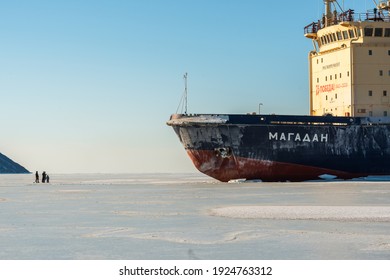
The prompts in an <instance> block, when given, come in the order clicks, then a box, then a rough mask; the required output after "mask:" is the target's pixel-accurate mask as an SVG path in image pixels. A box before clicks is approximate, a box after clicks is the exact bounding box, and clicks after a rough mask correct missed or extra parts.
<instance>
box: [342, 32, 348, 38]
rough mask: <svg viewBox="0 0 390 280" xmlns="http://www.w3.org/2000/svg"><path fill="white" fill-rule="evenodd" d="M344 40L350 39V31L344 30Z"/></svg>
mask: <svg viewBox="0 0 390 280" xmlns="http://www.w3.org/2000/svg"><path fill="white" fill-rule="evenodd" d="M343 36H344V40H346V39H348V31H343Z"/></svg>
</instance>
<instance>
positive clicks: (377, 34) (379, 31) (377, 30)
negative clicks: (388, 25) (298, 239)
mask: <svg viewBox="0 0 390 280" xmlns="http://www.w3.org/2000/svg"><path fill="white" fill-rule="evenodd" d="M374 35H375V37H382V36H383V28H375V34H374Z"/></svg>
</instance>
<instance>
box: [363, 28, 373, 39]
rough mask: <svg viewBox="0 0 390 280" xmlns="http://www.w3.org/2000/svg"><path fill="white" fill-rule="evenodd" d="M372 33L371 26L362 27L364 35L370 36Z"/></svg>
mask: <svg viewBox="0 0 390 280" xmlns="http://www.w3.org/2000/svg"><path fill="white" fill-rule="evenodd" d="M373 33H374V28H371V27H366V28H364V36H366V37H371V36H372V34H373Z"/></svg>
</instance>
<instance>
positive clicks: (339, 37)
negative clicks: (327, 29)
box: [337, 31, 343, 40]
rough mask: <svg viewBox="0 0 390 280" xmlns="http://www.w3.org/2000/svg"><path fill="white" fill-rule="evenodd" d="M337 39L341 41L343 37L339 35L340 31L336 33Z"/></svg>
mask: <svg viewBox="0 0 390 280" xmlns="http://www.w3.org/2000/svg"><path fill="white" fill-rule="evenodd" d="M337 39H339V40H343V36H342V35H341V32H340V31H337Z"/></svg>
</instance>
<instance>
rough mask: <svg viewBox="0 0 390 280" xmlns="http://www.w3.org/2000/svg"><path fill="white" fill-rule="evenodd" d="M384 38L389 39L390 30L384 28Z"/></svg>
mask: <svg viewBox="0 0 390 280" xmlns="http://www.w3.org/2000/svg"><path fill="white" fill-rule="evenodd" d="M385 37H390V28H385Z"/></svg>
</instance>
